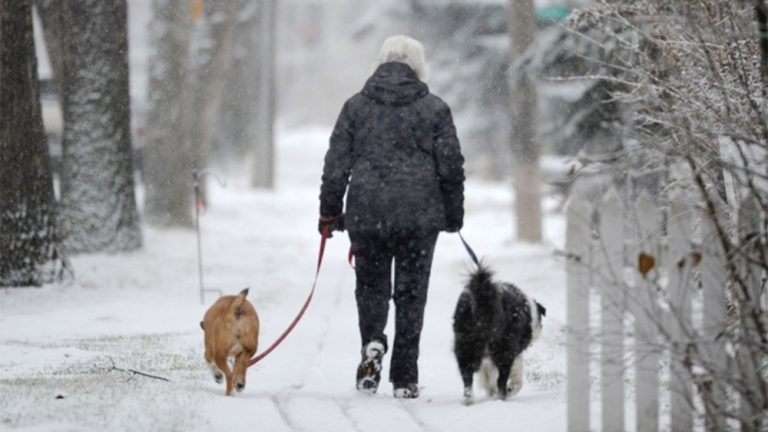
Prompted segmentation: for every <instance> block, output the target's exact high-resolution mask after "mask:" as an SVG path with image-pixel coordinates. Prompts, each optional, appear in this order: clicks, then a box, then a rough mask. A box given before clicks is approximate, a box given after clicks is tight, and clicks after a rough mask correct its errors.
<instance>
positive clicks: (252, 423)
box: [0, 131, 586, 432]
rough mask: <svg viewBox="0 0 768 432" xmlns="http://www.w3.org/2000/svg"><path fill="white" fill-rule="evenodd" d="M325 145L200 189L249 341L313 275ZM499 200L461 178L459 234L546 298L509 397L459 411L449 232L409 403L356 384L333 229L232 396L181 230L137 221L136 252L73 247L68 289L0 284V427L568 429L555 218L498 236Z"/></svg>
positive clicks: (455, 279)
mask: <svg viewBox="0 0 768 432" xmlns="http://www.w3.org/2000/svg"><path fill="white" fill-rule="evenodd" d="M326 142H327V132H326V131H305V132H302V133H290V134H282V135H281V136H280V145H279V149H278V161H279V166H278V173H279V174H278V175H279V178H278V186H277V190H276V191H274V192H256V191H252V190H249V189H247V188H245V187H244V186H243V185H240V184H238V181H237V179H236V178H232V177H234V176H230V177H229V178H228V179H227V180H228V185H227V186H226V187H225V188H219V187H218V186H216V185H215V183H212V184H211V187H210V190H211V192H212V199H211V207H210V209H209V210H208V212H207V213H206V214H205V215H204V216H203V218H202V221H201V226H202V232H203V261H204V264H205V265H204V269H205V281H206V286H208V287H213V288H217V289H221V290H222V291H223V292H224V293H226V294H231V293H236V292H238V291H239V290H241V289H242V288H244V287H246V286H250V287H251V290H250V295H249V298H250V300H251V301H252V302H253V304H254V306H255V307H256V309H257V310H258V312H259V314H260V318H261V348H266V347H267V346H268V345H269V344H271V343H272V341H273V340H274V339H275V338H276V337H277V336H278V335H279V334H280V333H281V332H282V331H283V329H284V328H285V327H286V326H287V325H288V324H289V323H290V321H291V320H292V319H293V317H294V315H295V314H296V313H297V311H298V309H299V308H300V306H301V304H302V302H303V301H304V299H305V296H306V295H307V293H308V290H309V288H310V286H311V283H312V278H313V275H314V266H315V263H316V259H317V248H318V244H319V236H318V235H317V232H316V220H317V208H318V201H317V196H318V192H319V186H318V182H319V179H320V171H321V169H322V157H323V154H324V151H325V146H326ZM225 177H228V176H225ZM511 208H512V204H511V195H510V191H509V188H508V185H506V184H489V183H480V182H475V181H468V183H467V191H466V219H465V228H464V230H463V234H464V236H465V237H466V238H467V240H468V241H469V242H470V243H471V244H472V246H473V247H474V248H475V249H476V251H477V252H478V254H479V255H481V256H482V257H484V259H485V261H486V262H487V263H489V264H490V265H491V266H492V267H493V268H494V269H495V270H496V271H497V274H498V276H499V277H500V278H502V279H506V280H509V281H512V282H514V283H515V284H517V285H518V286H520V287H521V288H522V289H524V290H526V291H527V292H529V293H530V294H532V295H533V296H534V297H536V298H537V299H538V300H539V302H540V303H542V304H543V305H545V306H546V308H547V316H546V318H545V320H544V332H543V334H542V339H541V340H539V341H538V342H537V343H536V344H534V345H533V346H532V348H530V349H529V351H527V353H526V356H525V368H526V369H525V379H526V380H525V384H524V386H523V390H522V391H521V393H520V394H518V395H517V396H515V397H514V398H512V399H511V400H509V401H506V402H501V401H497V400H494V399H486V398H485V395H484V394H483V393H482V392H479V391H478V392H477V395H478V396H479V397H478V402H477V403H476V404H475V405H473V406H470V407H465V406H463V405H462V404H461V395H462V384H461V379H460V377H459V374H458V369H457V367H456V362H455V359H454V358H453V354H452V339H453V336H452V333H451V324H452V322H451V317H452V314H453V308H454V305H455V301H456V299H457V297H458V295H459V292H460V290H461V287H462V284H463V281H464V278H465V276H466V274H467V272H468V270H469V269H470V264H471V261H470V260H469V258H468V257H467V256H466V252H465V251H464V249H463V247H462V246H461V243H460V241H459V239H458V236H456V235H448V234H442V235H441V236H440V239H439V240H438V245H437V250H436V253H435V263H434V266H433V269H432V275H433V276H432V280H431V284H430V294H429V301H428V304H427V312H426V319H425V323H424V331H423V334H422V344H421V357H420V362H419V364H420V386H421V387H422V390H421V397H420V398H419V399H416V400H407V401H402V400H395V399H393V398H392V395H391V393H392V392H391V386H390V385H389V384H388V383H386V382H383V383H382V386H381V387H380V390H379V393H378V394H377V395H375V396H372V397H367V396H364V395H361V394H358V393H357V392H356V391H355V390H354V374H355V368H356V366H357V362H358V361H359V353H358V350H359V347H358V344H359V341H358V333H357V324H356V319H357V317H356V308H355V304H354V273H353V271H352V269H350V268H349V266H348V264H347V263H346V254H347V249H348V247H349V241H348V238H347V237H346V235H345V234H341V235H336V236H334V238H333V239H331V240H330V241H329V244H328V249H327V250H326V257H325V262H324V265H323V268H322V271H321V274H320V279H319V283H318V291H317V292H316V294H315V298H314V300H313V302H312V304H311V305H310V308H309V310H308V311H307V313H306V314H305V316H304V318H303V320H302V321H301V322H300V323H299V325H298V326H297V327H296V329H295V330H294V332H293V333H292V334H291V335H290V336H289V337H288V339H286V340H285V342H284V343H283V344H282V345H281V346H280V347H279V348H278V349H277V350H275V351H274V352H273V353H272V354H271V355H270V356H269V357H267V358H265V359H264V360H263V361H262V362H261V363H259V364H258V365H256V366H255V367H253V368H251V370H249V373H248V383H247V386H246V389H245V391H244V392H243V393H240V394H237V395H236V396H235V397H232V398H228V397H225V396H224V388H223V385H216V384H215V383H214V382H213V379H212V378H211V377H210V373H209V371H208V370H207V368H206V367H205V364H204V362H203V343H202V342H203V338H202V331H201V330H200V328H199V325H198V323H199V321H200V320H201V318H202V315H203V312H204V311H205V309H206V307H207V306H208V305H209V304H210V303H212V302H213V301H214V300H215V297H216V295H215V294H208V295H207V296H206V301H205V305H202V304H200V299H199V294H198V281H197V258H196V249H195V248H196V243H195V235H194V232H192V231H186V230H157V229H153V228H150V227H145V228H144V240H145V248H144V249H143V250H142V251H140V252H137V253H132V254H124V255H95V256H82V257H75V258H74V259H73V260H72V261H73V264H74V266H75V270H76V273H77V281H76V282H75V283H74V284H71V285H69V286H47V287H44V288H42V289H23V290H22V289H18V290H4V291H0V430H9V429H10V430H17V429H18V430H30V431H32V430H34V431H69V430H72V431H75V430H76V431H83V430H114V431H149V430H152V431H172V430H174V431H175V430H184V431H207V430H213V431H218V430H227V428H231V427H233V426H243V427H245V428H247V429H248V430H263V431H270V432H272V431H275V432H278V431H333V432H344V431H365V432H376V431H386V432H391V431H403V432H406V431H439V432H447V431H469V430H482V431H485V432H491V431H500V430H509V429H512V428H515V429H517V430H539V431H560V430H564V429H565V395H564V391H565V350H564V345H563V342H564V334H563V323H564V320H565V273H564V265H563V263H562V262H561V261H560V260H557V259H555V258H554V257H553V254H552V250H553V247H554V246H560V245H561V243H562V236H563V232H564V227H563V219H562V217H561V216H560V215H559V214H550V213H548V215H547V220H546V234H547V235H548V237H549V241H548V243H547V244H545V245H537V246H532V245H524V244H517V243H511V242H510V238H511V236H512V235H511V230H512V226H513V222H512V220H511V216H510V213H511ZM390 322H391V320H390ZM387 333H388V334H389V335H390V338H391V336H392V334H393V332H392V330H391V328H389V329H388V331H387ZM387 360H388V359H387ZM387 365H388V364H387V363H386V361H385V370H384V374H383V376H384V380H383V381H385V380H386V376H387V373H388V371H387V368H386V366H387ZM115 367H116V368H122V369H134V370H138V371H142V372H146V373H150V374H154V375H158V376H162V377H165V378H168V379H169V380H170V382H165V381H160V380H156V379H152V378H146V377H142V376H136V375H131V374H129V373H126V372H124V371H120V370H117V369H115ZM585 396H586V395H585ZM229 430H231V429H229Z"/></svg>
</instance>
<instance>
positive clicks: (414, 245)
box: [349, 232, 438, 384]
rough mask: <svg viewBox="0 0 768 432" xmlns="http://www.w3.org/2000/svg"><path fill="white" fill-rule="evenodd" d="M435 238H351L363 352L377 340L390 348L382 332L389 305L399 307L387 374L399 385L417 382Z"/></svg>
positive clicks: (353, 235) (372, 235) (405, 235)
mask: <svg viewBox="0 0 768 432" xmlns="http://www.w3.org/2000/svg"><path fill="white" fill-rule="evenodd" d="M437 235H438V233H437V232H429V233H424V232H417V233H413V232H399V233H394V234H385V233H378V232H374V233H371V232H365V233H363V232H350V233H349V238H350V240H351V242H352V251H353V252H354V254H355V273H356V276H357V287H356V289H355V297H356V299H357V313H358V324H359V326H360V337H361V339H362V344H363V346H365V345H366V344H367V343H369V342H371V341H373V340H378V341H381V342H383V343H384V345H385V346H387V336H386V335H385V334H384V328H385V327H386V325H387V314H388V313H389V300H390V299H392V300H394V303H395V338H394V342H393V345H392V350H391V353H392V357H391V358H392V360H391V363H390V370H389V380H390V381H391V382H393V383H395V384H400V383H402V384H407V383H418V382H419V370H418V365H417V362H418V358H419V339H420V337H421V328H422V325H423V323H424V307H425V306H426V304H427V288H428V286H429V272H430V269H431V267H432V255H433V252H434V250H435V243H436V242H437ZM393 261H394V264H395V272H394V273H395V274H394V282H395V283H394V289H393V286H392V262H393Z"/></svg>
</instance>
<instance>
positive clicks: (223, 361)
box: [216, 352, 235, 396]
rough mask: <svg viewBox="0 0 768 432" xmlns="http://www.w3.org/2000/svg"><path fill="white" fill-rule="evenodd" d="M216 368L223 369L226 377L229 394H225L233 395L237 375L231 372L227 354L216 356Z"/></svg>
mask: <svg viewBox="0 0 768 432" xmlns="http://www.w3.org/2000/svg"><path fill="white" fill-rule="evenodd" d="M216 366H218V367H219V369H221V371H222V372H224V377H225V379H226V380H227V392H226V393H225V394H226V395H227V396H231V395H232V388H233V387H234V386H233V381H234V380H235V375H234V374H233V373H232V371H231V370H229V365H227V353H226V352H225V353H224V355H217V356H216Z"/></svg>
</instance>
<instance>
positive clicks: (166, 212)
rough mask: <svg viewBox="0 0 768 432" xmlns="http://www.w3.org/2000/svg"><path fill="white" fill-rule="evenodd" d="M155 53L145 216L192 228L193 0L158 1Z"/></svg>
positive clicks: (153, 31)
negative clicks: (191, 66) (191, 36)
mask: <svg viewBox="0 0 768 432" xmlns="http://www.w3.org/2000/svg"><path fill="white" fill-rule="evenodd" d="M152 7H153V11H154V16H155V18H154V20H153V21H152V24H151V26H152V27H151V30H150V31H151V38H152V41H153V43H152V45H153V46H154V47H155V51H154V52H153V53H152V59H151V61H150V62H149V64H150V71H149V115H148V116H147V126H146V131H147V135H146V138H147V140H146V144H145V148H144V154H143V156H144V158H143V159H144V180H145V184H146V206H145V214H146V219H147V221H148V222H149V223H151V224H155V225H160V226H188V227H191V226H192V224H193V219H192V210H193V202H192V201H193V195H192V186H191V184H192V170H193V162H194V152H193V147H192V145H191V143H190V135H189V132H188V131H189V127H190V125H191V117H192V112H191V109H190V101H191V98H192V89H191V88H190V84H191V78H190V65H189V59H190V55H189V50H190V35H191V27H192V0H155V1H154V2H153V3H152Z"/></svg>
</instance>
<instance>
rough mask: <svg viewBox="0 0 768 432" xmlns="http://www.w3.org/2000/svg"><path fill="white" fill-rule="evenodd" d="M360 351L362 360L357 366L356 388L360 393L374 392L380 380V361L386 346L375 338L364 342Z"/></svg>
mask: <svg viewBox="0 0 768 432" xmlns="http://www.w3.org/2000/svg"><path fill="white" fill-rule="evenodd" d="M361 352H362V357H363V358H362V360H360V365H359V366H358V367H357V390H358V391H360V392H362V393H367V394H371V395H372V394H374V393H376V390H377V389H378V388H379V381H381V361H382V360H383V359H384V353H386V352H387V347H386V346H385V345H384V344H383V343H381V342H379V341H377V340H375V341H371V342H369V343H368V344H366V345H365V346H364V347H363V349H362V350H361Z"/></svg>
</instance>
